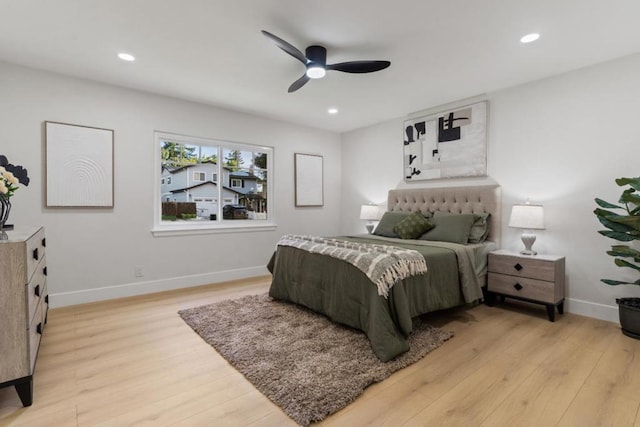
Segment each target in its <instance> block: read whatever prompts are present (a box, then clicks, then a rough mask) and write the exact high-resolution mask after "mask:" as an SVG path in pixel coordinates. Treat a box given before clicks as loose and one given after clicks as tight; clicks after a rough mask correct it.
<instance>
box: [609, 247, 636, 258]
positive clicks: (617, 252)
mask: <svg viewBox="0 0 640 427" xmlns="http://www.w3.org/2000/svg"><path fill="white" fill-rule="evenodd" d="M607 254H609V255H611V256H619V257H624V258H637V257H639V256H640V252H639V251H637V250H635V249H633V248H632V247H629V246H627V245H614V246H611V250H610V251H607Z"/></svg>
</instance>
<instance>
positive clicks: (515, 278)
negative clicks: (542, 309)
mask: <svg viewBox="0 0 640 427" xmlns="http://www.w3.org/2000/svg"><path fill="white" fill-rule="evenodd" d="M564 276H565V271H564V257H563V256H558V255H547V254H545V255H533V256H531V255H520V254H519V253H516V252H509V251H505V250H499V251H494V252H490V253H489V277H488V280H487V304H488V305H493V304H494V303H495V299H496V296H500V298H501V299H502V300H504V299H505V298H507V297H508V298H516V299H520V300H523V301H528V302H532V303H536V304H542V305H544V306H546V307H547V315H548V316H549V320H550V321H552V322H553V321H554V320H555V309H556V307H557V308H558V313H560V314H562V313H563V312H564Z"/></svg>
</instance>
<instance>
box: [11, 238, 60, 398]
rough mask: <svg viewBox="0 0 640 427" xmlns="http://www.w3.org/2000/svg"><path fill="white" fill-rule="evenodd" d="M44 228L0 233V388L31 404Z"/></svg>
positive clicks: (41, 313)
mask: <svg viewBox="0 0 640 427" xmlns="http://www.w3.org/2000/svg"><path fill="white" fill-rule="evenodd" d="M45 249H46V240H45V237H44V228H42V227H24V228H18V227H16V229H15V230H8V231H7V230H5V231H4V232H2V231H0V387H8V386H15V388H16V391H17V392H18V395H19V396H20V400H21V401H22V404H23V405H24V406H29V405H31V403H32V402H33V372H34V369H35V365H36V357H37V355H38V348H39V347H40V338H41V336H42V332H43V329H44V325H45V323H46V321H47V310H48V308H49V294H48V291H47V277H46V276H47V264H46V258H45V255H46V254H45Z"/></svg>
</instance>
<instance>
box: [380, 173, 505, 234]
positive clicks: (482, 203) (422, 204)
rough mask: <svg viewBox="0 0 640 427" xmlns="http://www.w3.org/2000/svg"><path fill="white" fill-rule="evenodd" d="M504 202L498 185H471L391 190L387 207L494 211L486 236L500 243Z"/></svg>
mask: <svg viewBox="0 0 640 427" xmlns="http://www.w3.org/2000/svg"><path fill="white" fill-rule="evenodd" d="M501 205H502V203H501V195H500V187H499V186H498V185H478V186H470V187H438V188H405V189H398V190H389V196H388V198H387V210H389V211H390V212H415V211H421V212H422V213H425V214H426V213H428V212H435V211H445V212H451V213H464V214H468V213H483V212H489V213H491V227H490V229H489V235H488V236H487V240H491V241H493V242H496V243H497V244H498V245H500V227H501V216H502V215H501V212H502V206H501Z"/></svg>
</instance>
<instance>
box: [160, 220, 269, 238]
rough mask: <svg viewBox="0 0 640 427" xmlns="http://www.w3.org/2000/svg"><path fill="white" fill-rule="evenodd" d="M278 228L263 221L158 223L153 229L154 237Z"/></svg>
mask: <svg viewBox="0 0 640 427" xmlns="http://www.w3.org/2000/svg"><path fill="white" fill-rule="evenodd" d="M276 228H277V224H274V223H272V222H261V223H260V224H242V225H240V224H231V223H224V224H217V225H211V224H201V225H199V224H171V225H156V226H155V227H153V228H152V229H151V234H153V236H154V237H167V236H196V235H202V234H218V233H246V232H255V231H273V230H275V229H276Z"/></svg>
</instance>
